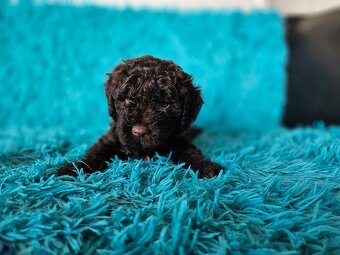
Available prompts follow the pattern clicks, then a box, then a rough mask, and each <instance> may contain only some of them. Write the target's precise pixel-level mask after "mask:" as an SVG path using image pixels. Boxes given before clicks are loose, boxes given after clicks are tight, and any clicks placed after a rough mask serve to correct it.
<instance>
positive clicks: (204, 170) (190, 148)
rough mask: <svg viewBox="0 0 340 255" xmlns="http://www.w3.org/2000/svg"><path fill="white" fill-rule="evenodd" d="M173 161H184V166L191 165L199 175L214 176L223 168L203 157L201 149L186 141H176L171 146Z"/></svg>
mask: <svg viewBox="0 0 340 255" xmlns="http://www.w3.org/2000/svg"><path fill="white" fill-rule="evenodd" d="M173 161H174V162H175V163H185V166H186V167H189V166H191V168H192V169H193V170H194V171H198V172H199V176H200V177H214V176H216V175H218V173H219V172H220V171H221V170H222V169H223V167H222V166H220V165H219V164H217V163H215V162H212V161H210V160H208V159H206V158H204V156H203V155H202V153H201V151H200V150H199V149H198V148H197V147H196V146H195V145H193V144H191V143H189V142H188V141H184V142H183V141H182V142H178V143H177V144H176V145H175V146H174V147H173Z"/></svg>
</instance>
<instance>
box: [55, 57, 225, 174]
mask: <svg viewBox="0 0 340 255" xmlns="http://www.w3.org/2000/svg"><path fill="white" fill-rule="evenodd" d="M108 76H109V77H108V80H107V82H106V83H105V94H106V97H107V101H108V109H109V115H110V116H111V117H112V120H113V121H112V123H111V127H110V129H109V131H108V132H107V133H106V134H104V135H103V136H102V137H101V138H100V139H99V140H98V141H97V142H96V143H95V144H94V145H93V146H92V147H91V148H90V149H89V150H88V151H87V153H86V155H85V156H84V158H83V160H82V161H80V162H78V163H77V167H82V168H83V169H84V172H87V173H92V172H94V171H98V170H104V169H105V168H106V166H107V163H106V162H107V161H109V160H110V158H112V157H114V156H118V157H119V158H121V159H127V158H128V157H133V158H150V157H152V156H154V154H155V153H156V152H157V153H158V154H160V155H167V154H169V153H170V152H172V159H173V161H174V162H175V163H179V162H183V163H185V165H186V166H187V167H188V166H191V167H192V168H193V169H194V170H197V171H199V174H200V176H214V175H216V174H217V173H218V172H219V171H220V170H221V169H222V167H221V166H220V165H218V164H216V163H214V162H210V161H208V160H207V159H205V158H204V157H203V156H202V154H201V152H200V150H198V149H197V148H196V147H195V146H194V145H193V144H191V143H190V141H189V140H188V139H187V138H186V137H185V135H184V132H185V131H187V130H188V128H189V126H190V124H191V123H192V122H193V121H194V120H195V119H196V117H197V115H198V113H199V111H200V109H201V106H202V104H203V100H202V97H201V93H200V91H199V89H198V88H197V87H195V86H194V85H193V83H192V77H191V76H190V75H189V74H187V73H185V72H184V71H183V70H182V68H180V67H179V66H178V65H176V64H175V63H173V62H172V61H167V60H161V59H158V58H155V57H152V56H143V57H140V58H136V59H130V60H125V61H124V62H123V63H122V64H120V65H118V66H117V67H116V68H115V69H114V70H113V71H112V73H110V74H108ZM135 125H142V126H143V127H146V130H147V131H146V133H145V134H144V135H143V136H136V135H134V134H133V132H132V128H133V127H134V126H135ZM72 170H73V165H72V164H71V163H69V164H67V165H65V166H63V167H62V168H60V169H59V175H64V174H69V175H74V174H75V171H72Z"/></svg>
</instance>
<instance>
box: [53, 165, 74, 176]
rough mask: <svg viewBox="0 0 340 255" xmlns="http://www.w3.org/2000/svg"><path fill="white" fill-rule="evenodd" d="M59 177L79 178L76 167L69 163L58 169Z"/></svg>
mask: <svg viewBox="0 0 340 255" xmlns="http://www.w3.org/2000/svg"><path fill="white" fill-rule="evenodd" d="M57 175H58V176H61V175H70V176H77V172H76V170H75V168H74V165H73V164H71V163H68V164H66V165H64V166H62V167H60V168H59V169H58V173H57Z"/></svg>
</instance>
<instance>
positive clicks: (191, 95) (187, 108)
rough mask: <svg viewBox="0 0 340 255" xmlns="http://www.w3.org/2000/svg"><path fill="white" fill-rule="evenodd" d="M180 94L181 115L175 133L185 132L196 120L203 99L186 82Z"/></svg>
mask: <svg viewBox="0 0 340 255" xmlns="http://www.w3.org/2000/svg"><path fill="white" fill-rule="evenodd" d="M180 93H181V98H182V113H181V114H182V115H181V118H180V123H179V124H178V127H177V131H178V132H179V133H182V132H184V131H185V130H187V129H188V128H189V126H190V124H191V123H192V122H193V121H194V120H195V119H196V118H197V115H198V113H199V111H200V109H201V107H202V104H203V99H202V96H201V92H200V89H199V88H197V87H195V86H194V85H193V84H192V83H191V81H190V82H186V84H184V86H182V88H181V89H180Z"/></svg>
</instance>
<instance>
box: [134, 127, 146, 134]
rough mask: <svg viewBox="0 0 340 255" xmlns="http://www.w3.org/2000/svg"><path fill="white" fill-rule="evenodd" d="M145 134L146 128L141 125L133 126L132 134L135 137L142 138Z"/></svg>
mask: <svg viewBox="0 0 340 255" xmlns="http://www.w3.org/2000/svg"><path fill="white" fill-rule="evenodd" d="M145 133H146V127H145V126H143V125H135V126H133V127H132V134H134V135H135V136H142V135H145Z"/></svg>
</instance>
